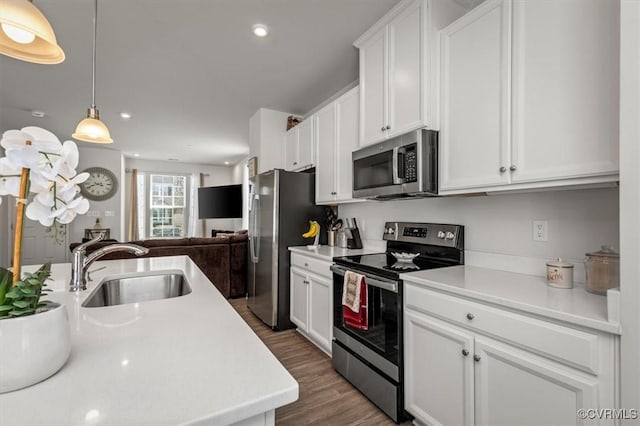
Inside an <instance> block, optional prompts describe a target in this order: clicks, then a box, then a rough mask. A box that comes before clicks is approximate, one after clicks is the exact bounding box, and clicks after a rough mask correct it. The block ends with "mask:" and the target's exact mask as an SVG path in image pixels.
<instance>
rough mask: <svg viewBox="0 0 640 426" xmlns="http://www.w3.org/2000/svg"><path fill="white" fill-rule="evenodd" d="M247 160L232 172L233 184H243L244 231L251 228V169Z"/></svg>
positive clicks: (241, 162) (237, 165)
mask: <svg viewBox="0 0 640 426" xmlns="http://www.w3.org/2000/svg"><path fill="white" fill-rule="evenodd" d="M247 160H248V158H246V159H244V160H242V161H240V162H239V163H238V164H236V165H235V166H234V167H233V170H232V172H231V175H232V179H233V183H241V184H242V224H241V228H242V229H248V228H249V203H248V200H249V169H248V168H247Z"/></svg>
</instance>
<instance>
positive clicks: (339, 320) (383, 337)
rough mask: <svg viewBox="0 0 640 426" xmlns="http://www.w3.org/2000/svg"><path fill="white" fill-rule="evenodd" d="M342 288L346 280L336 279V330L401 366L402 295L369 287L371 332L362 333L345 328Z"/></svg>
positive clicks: (368, 304) (368, 307)
mask: <svg viewBox="0 0 640 426" xmlns="http://www.w3.org/2000/svg"><path fill="white" fill-rule="evenodd" d="M365 282H366V278H365ZM342 286H343V277H342V276H340V275H334V283H333V288H334V299H333V300H334V318H333V320H334V321H333V324H334V326H335V327H337V328H339V329H340V330H342V331H343V332H345V333H347V334H348V335H350V336H351V337H353V338H355V339H357V340H358V341H359V342H361V343H363V344H365V345H366V346H367V347H369V348H370V349H372V350H374V351H375V352H377V353H378V354H380V355H381V356H383V357H384V358H386V359H387V360H389V361H391V362H392V363H394V364H396V365H397V363H398V351H399V344H400V321H401V316H400V314H401V313H400V303H399V300H400V295H399V294H398V293H394V292H392V291H389V290H384V289H381V288H379V287H374V286H367V310H368V312H367V314H368V328H367V330H360V329H357V328H352V327H349V326H347V325H345V322H344V317H343V314H342V312H343V310H342V308H343V307H342V303H341V301H342Z"/></svg>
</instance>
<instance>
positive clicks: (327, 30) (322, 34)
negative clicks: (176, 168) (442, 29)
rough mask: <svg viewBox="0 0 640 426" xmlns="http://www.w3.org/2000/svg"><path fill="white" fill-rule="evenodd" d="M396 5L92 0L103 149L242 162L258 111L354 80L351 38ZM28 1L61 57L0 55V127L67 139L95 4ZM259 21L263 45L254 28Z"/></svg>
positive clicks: (300, 107)
mask: <svg viewBox="0 0 640 426" xmlns="http://www.w3.org/2000/svg"><path fill="white" fill-rule="evenodd" d="M464 1H468V0H464ZM397 2H398V0H135V1H133V0H108V1H107V0H100V1H99V2H98V49H97V77H96V79H97V83H96V105H97V106H98V108H99V110H100V116H101V119H102V120H103V121H104V122H105V123H106V124H107V125H108V127H109V129H110V131H111V136H112V137H113V139H114V140H115V143H113V144H112V145H108V148H110V149H116V150H120V151H122V152H123V153H124V154H125V155H127V156H132V155H133V154H134V153H138V154H139V155H140V158H146V159H157V160H167V159H169V158H175V159H178V160H180V161H183V162H190V163H198V164H216V165H221V164H223V162H224V161H230V162H231V163H232V164H233V163H234V162H237V161H239V160H241V159H242V158H244V157H246V156H247V154H248V152H249V149H248V138H249V130H248V129H249V118H250V117H251V115H252V114H253V113H254V112H255V111H256V110H257V109H258V108H260V107H266V108H271V109H276V110H280V111H285V112H291V113H295V114H304V113H306V112H308V111H309V110H311V109H312V108H313V107H314V106H316V105H318V104H320V103H321V102H323V101H324V100H325V99H327V98H329V97H330V96H331V95H333V94H334V93H335V92H337V91H339V90H340V89H341V88H343V87H345V86H347V85H348V84H349V83H350V82H352V81H354V80H355V79H357V74H358V59H357V57H358V56H357V50H356V49H355V48H354V47H353V46H352V43H353V41H355V40H356V39H357V38H358V37H359V36H360V35H361V34H362V33H363V32H364V31H365V30H366V29H367V28H368V27H369V26H371V25H372V24H373V23H374V22H376V21H377V20H378V19H379V18H380V17H381V16H382V15H384V14H385V13H386V12H387V11H388V10H389V9H391V8H392V7H393V6H394V5H395V4H396V3H397ZM34 4H35V5H36V6H37V7H38V8H39V9H40V10H41V11H42V12H43V13H44V14H45V16H46V17H47V18H48V20H49V22H50V23H51V25H52V26H53V28H54V30H55V32H56V36H57V38H58V42H59V44H60V45H61V46H62V48H63V49H64V51H65V53H66V60H65V61H64V62H63V63H62V64H59V65H37V64H31V63H26V62H22V61H18V60H15V59H12V58H8V57H6V56H4V55H0V130H1V131H4V130H8V129H13V128H21V127H24V126H28V125H36V126H41V127H44V128H46V129H49V130H51V131H53V132H54V133H56V134H57V135H58V136H59V137H60V139H62V140H66V139H70V135H71V133H72V132H73V131H74V129H75V126H76V124H77V123H78V121H80V120H81V119H82V118H84V116H85V115H86V109H87V108H88V107H89V106H90V104H91V43H92V19H93V18H92V17H93V1H91V0H35V1H34ZM258 22H259V23H264V24H266V25H268V26H269V28H270V30H271V33H270V35H269V36H268V37H267V38H264V39H258V38H257V37H255V36H254V35H253V34H252V33H251V26H252V25H253V24H255V23H258ZM32 110H39V111H43V112H45V114H46V116H45V117H44V118H33V117H32V116H31V111H32ZM121 111H127V112H130V113H131V114H133V118H132V119H131V120H128V121H125V120H123V119H122V118H120V116H119V113H120V112H121ZM79 144H81V145H82V144H85V143H84V142H79Z"/></svg>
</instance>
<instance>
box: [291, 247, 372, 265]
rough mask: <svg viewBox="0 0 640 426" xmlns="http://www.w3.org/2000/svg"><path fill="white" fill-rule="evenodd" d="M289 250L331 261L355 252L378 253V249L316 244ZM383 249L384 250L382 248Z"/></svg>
mask: <svg viewBox="0 0 640 426" xmlns="http://www.w3.org/2000/svg"><path fill="white" fill-rule="evenodd" d="M289 251H292V252H295V253H300V254H304V255H307V256H311V257H315V258H318V259H321V260H326V261H329V262H330V261H331V260H332V259H333V258H334V257H338V256H351V255H357V254H367V253H380V250H372V249H347V248H340V247H329V246H318V247H317V248H313V249H308V248H307V246H293V247H289ZM383 251H384V250H383Z"/></svg>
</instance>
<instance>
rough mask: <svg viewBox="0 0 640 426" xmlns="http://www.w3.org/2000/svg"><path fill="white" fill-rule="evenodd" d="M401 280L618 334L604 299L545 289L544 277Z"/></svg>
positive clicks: (478, 272)
mask: <svg viewBox="0 0 640 426" xmlns="http://www.w3.org/2000/svg"><path fill="white" fill-rule="evenodd" d="M400 277H401V278H402V280H404V281H405V282H407V281H408V282H412V283H415V284H418V285H422V286H425V287H428V288H432V289H436V290H441V291H446V292H448V293H452V294H456V295H460V296H464V297H466V298H469V299H474V300H477V301H481V302H489V303H492V304H495V305H499V306H503V307H507V308H511V309H515V310H519V311H522V312H527V313H531V314H536V315H540V316H543V317H546V318H550V319H554V320H559V321H564V322H567V323H570V324H575V325H578V326H582V327H588V328H592V329H596V330H600V331H606V332H609V333H614V334H620V332H621V331H620V324H619V323H614V322H610V321H609V320H608V316H607V298H606V297H605V296H599V295H596V294H591V293H589V292H587V291H586V290H585V289H584V286H583V285H581V284H577V285H575V286H574V288H572V289H559V288H554V287H550V286H548V285H547V281H546V279H545V278H543V277H538V276H534V275H525V274H518V273H513V272H505V271H498V270H495V269H487V268H480V267H477V266H452V267H448V268H439V269H431V270H426V271H419V272H409V273H406V274H402V275H400Z"/></svg>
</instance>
